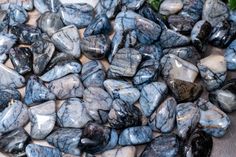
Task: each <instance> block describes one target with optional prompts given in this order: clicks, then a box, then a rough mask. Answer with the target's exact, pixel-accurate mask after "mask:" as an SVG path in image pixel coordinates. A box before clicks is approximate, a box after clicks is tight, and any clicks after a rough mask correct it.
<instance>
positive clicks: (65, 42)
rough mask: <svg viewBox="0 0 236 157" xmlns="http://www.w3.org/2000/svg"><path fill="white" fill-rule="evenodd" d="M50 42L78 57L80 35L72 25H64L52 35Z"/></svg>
mask: <svg viewBox="0 0 236 157" xmlns="http://www.w3.org/2000/svg"><path fill="white" fill-rule="evenodd" d="M51 39H52V42H53V43H54V44H55V47H56V48H58V49H59V50H61V51H62V52H65V53H68V54H71V55H72V56H74V57H76V58H79V57H80V54H81V52H80V35H79V32H78V29H77V28H76V27H75V26H74V25H70V26H66V27H63V28H61V29H60V30H58V31H57V32H56V33H54V34H53V35H52V38H51Z"/></svg>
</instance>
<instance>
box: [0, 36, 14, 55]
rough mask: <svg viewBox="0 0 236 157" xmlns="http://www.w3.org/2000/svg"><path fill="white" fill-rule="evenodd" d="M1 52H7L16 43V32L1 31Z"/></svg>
mask: <svg viewBox="0 0 236 157" xmlns="http://www.w3.org/2000/svg"><path fill="white" fill-rule="evenodd" d="M0 39H1V42H0V54H4V53H7V52H8V51H9V50H10V49H11V48H12V46H13V45H14V44H15V42H16V40H17V37H16V36H15V35H14V34H10V33H5V32H0Z"/></svg>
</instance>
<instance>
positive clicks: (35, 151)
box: [25, 144, 62, 157]
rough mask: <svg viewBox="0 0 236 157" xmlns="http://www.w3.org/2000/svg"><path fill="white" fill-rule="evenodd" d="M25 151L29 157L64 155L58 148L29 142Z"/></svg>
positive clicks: (56, 156)
mask: <svg viewBox="0 0 236 157" xmlns="http://www.w3.org/2000/svg"><path fill="white" fill-rule="evenodd" d="M25 151H26V155H27V157H42V156H50V157H62V154H61V152H60V151H59V150H58V149H57V148H52V147H47V146H41V145H37V144H28V145H27V147H26V149H25Z"/></svg>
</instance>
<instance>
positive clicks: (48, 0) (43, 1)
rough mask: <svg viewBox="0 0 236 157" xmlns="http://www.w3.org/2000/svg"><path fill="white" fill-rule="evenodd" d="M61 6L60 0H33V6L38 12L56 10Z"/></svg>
mask: <svg viewBox="0 0 236 157" xmlns="http://www.w3.org/2000/svg"><path fill="white" fill-rule="evenodd" d="M60 6H61V2H60V0H34V7H35V8H36V9H37V10H38V11H39V12H40V13H45V12H47V11H51V12H57V11H58V9H59V7H60Z"/></svg>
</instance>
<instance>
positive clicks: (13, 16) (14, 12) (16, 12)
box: [8, 4, 28, 26]
mask: <svg viewBox="0 0 236 157" xmlns="http://www.w3.org/2000/svg"><path fill="white" fill-rule="evenodd" d="M8 14H9V18H10V21H9V25H11V26H15V25H18V24H22V23H25V22H26V21H27V20H28V13H27V12H26V10H25V9H24V8H23V7H21V6H19V5H16V4H10V6H9V8H8Z"/></svg>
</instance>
